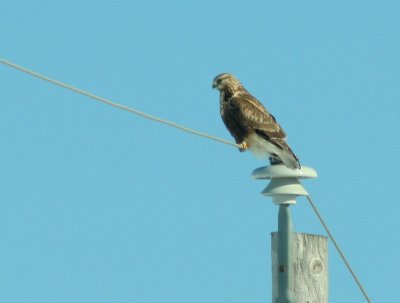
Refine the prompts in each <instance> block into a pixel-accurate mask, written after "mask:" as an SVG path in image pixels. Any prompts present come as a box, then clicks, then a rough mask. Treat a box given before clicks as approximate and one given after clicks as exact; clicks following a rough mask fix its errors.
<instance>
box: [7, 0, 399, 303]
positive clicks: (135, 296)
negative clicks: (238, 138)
mask: <svg viewBox="0 0 400 303" xmlns="http://www.w3.org/2000/svg"><path fill="white" fill-rule="evenodd" d="M249 3H250V2H249ZM399 11H400V5H399V4H398V2H396V1H381V2H378V1H376V2H372V1H334V3H328V2H326V1H323V2H321V1H279V3H278V1H252V2H251V4H244V3H243V1H225V0H222V1H148V2H145V1H117V2H112V1H74V0H72V1H8V0H3V1H2V2H1V4H0V32H1V54H0V56H1V57H3V58H5V59H8V60H11V61H14V62H16V63H18V64H21V65H24V66H27V67H29V68H32V69H34V70H36V71H38V72H41V73H44V74H46V75H49V76H52V77H55V78H57V79H59V80H62V81H65V82H67V83H70V84H73V85H76V86H78V87H80V88H84V89H86V90H89V91H92V92H94V93H96V94H98V95H101V96H103V97H107V98H110V99H112V100H114V101H117V102H120V103H123V104H125V105H128V106H131V107H134V108H137V109H140V110H143V111H145V112H148V113H150V114H153V115H157V116H161V117H163V118H167V119H170V120H173V121H176V122H178V123H182V124H184V125H187V126H189V127H192V128H195V129H198V130H201V131H205V132H208V133H211V134H214V135H217V136H219V137H223V138H225V139H230V135H229V134H228V132H227V131H226V129H225V127H224V125H223V124H222V122H221V119H220V117H219V105H218V93H217V92H216V91H213V90H211V81H212V79H213V77H214V76H215V75H216V74H218V73H221V72H231V73H234V74H235V75H236V76H237V77H239V78H240V79H241V80H242V82H243V83H244V84H245V85H246V87H247V88H248V89H249V90H250V91H251V92H252V94H253V95H255V96H256V97H258V98H259V99H260V100H261V101H262V102H263V103H264V104H265V105H266V107H267V108H268V109H269V110H270V111H271V112H272V113H273V114H274V115H275V116H276V118H277V119H278V121H279V122H280V124H281V125H282V126H283V127H284V128H285V130H286V132H287V133H288V140H289V143H290V144H291V146H292V147H293V149H294V150H295V152H296V153H297V154H298V155H299V157H300V159H301V162H302V163H303V165H308V166H312V167H314V168H315V169H316V170H317V171H318V173H319V178H318V179H316V180H312V181H311V180H310V181H306V182H305V185H306V187H307V190H308V191H309V192H310V193H311V194H312V196H313V197H314V199H315V201H316V202H317V203H318V205H319V207H320V210H321V212H322V213H323V215H324V217H325V219H326V221H327V222H328V224H329V226H330V227H331V229H332V232H333V233H334V235H335V236H336V237H337V239H338V241H339V243H340V244H341V245H342V247H343V250H344V251H345V253H346V254H347V256H348V258H349V260H350V262H351V263H352V265H353V267H354V269H355V271H356V272H357V274H358V275H359V277H360V279H361V281H362V282H363V284H364V286H365V287H366V289H367V291H368V293H369V295H370V296H371V298H372V299H373V301H376V302H393V300H394V298H396V297H397V292H396V290H397V288H398V282H399V278H398V277H399V274H398V273H399V265H398V262H397V261H396V260H398V256H399V253H400V242H399V240H398V218H399V211H400V208H399V196H398V194H397V190H396V188H398V187H399V185H398V181H397V179H398V174H399V158H400V156H399V152H400V139H399V131H400V127H399V122H398V116H399V114H400V85H399V76H400V75H399V70H400V60H399V54H400V39H399V37H400V19H399ZM0 85H1V91H0V103H1V110H0V138H1V149H0V159H1V160H0V166H1V168H0V184H1V185H0V188H1V190H0V256H1V257H0V301H1V302H7V303H14V302H18V303H21V302H29V303H32V302H40V303H45V302H52V303H53V302H98V303H101V302H141V303H150V302H231V303H234V302H235V303H236V302H238V303H239V302H253V303H255V302H260V303H261V302H271V270H270V268H271V261H270V236H269V234H270V232H272V231H275V230H276V228H277V222H276V221H277V208H276V206H274V205H273V204H272V203H271V200H270V199H268V198H264V197H262V196H261V195H260V194H259V193H260V192H261V190H262V189H263V188H264V187H265V182H262V181H254V180H252V179H251V177H250V175H251V172H252V171H253V169H255V168H257V167H259V166H263V165H265V163H263V162H260V161H258V160H256V159H254V158H253V156H252V155H251V154H249V153H239V152H238V151H237V150H235V149H234V148H232V147H230V146H225V145H223V144H219V143H216V142H213V141H209V140H206V139H203V138H199V137H194V136H191V135H188V134H186V133H183V132H180V131H178V130H175V129H172V128H168V127H165V126H163V125H159V124H156V123H153V122H150V121H148V120H145V119H143V118H140V117H137V116H134V115H131V114H128V113H126V112H123V111H120V110H117V109H114V108H112V107H109V106H106V105H103V104H99V103H96V102H95V101H92V100H90V99H88V98H85V97H83V96H80V95H77V94H74V93H72V92H69V91H66V90H64V89H61V88H58V87H55V86H53V85H51V84H48V83H45V82H42V81H40V80H37V79H35V78H32V77H29V76H27V75H24V74H22V73H19V72H17V71H15V70H12V69H10V68H7V67H5V66H0ZM293 220H294V224H295V229H296V231H298V232H308V233H315V234H324V231H323V229H322V228H321V226H320V224H319V222H318V221H317V219H316V217H315V216H314V214H313V213H312V211H311V209H310V207H309V205H308V204H307V202H306V200H305V199H299V201H298V204H297V206H295V207H293ZM329 258H330V302H364V300H363V297H362V295H361V293H360V292H359V290H358V289H357V287H356V285H355V284H354V283H353V281H352V278H351V276H350V274H349V273H348V272H347V271H346V269H345V267H344V265H343V263H342V262H341V261H340V259H339V257H338V255H337V253H336V251H334V249H333V246H332V244H330V256H329Z"/></svg>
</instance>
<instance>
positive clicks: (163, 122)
mask: <svg viewBox="0 0 400 303" xmlns="http://www.w3.org/2000/svg"><path fill="white" fill-rule="evenodd" d="M0 63H3V64H5V65H8V66H9V67H12V68H15V69H17V70H20V71H22V72H24V73H26V74H29V75H31V76H34V77H36V78H39V79H42V80H44V81H47V82H50V83H52V84H55V85H58V86H61V87H63V88H66V89H68V90H71V91H73V92H76V93H78V94H81V95H84V96H86V97H89V98H92V99H94V100H97V101H100V102H103V103H105V104H107V105H111V106H113V107H116V108H119V109H122V110H125V111H128V112H130V113H133V114H136V115H139V116H141V117H143V118H146V119H149V120H152V121H155V122H158V123H162V124H166V125H169V126H172V127H175V128H178V129H180V130H182V131H185V132H188V133H191V134H193V135H196V136H200V137H204V138H207V139H211V140H214V141H218V142H220V143H224V144H227V145H231V146H234V147H237V148H240V147H241V146H240V145H238V144H236V143H232V142H230V141H227V140H224V139H221V138H218V137H215V136H212V135H209V134H206V133H203V132H200V131H197V130H194V129H191V128H188V127H186V126H183V125H180V124H177V123H175V122H172V121H168V120H165V119H161V118H158V117H155V116H152V115H149V114H146V113H144V112H142V111H139V110H137V109H134V108H131V107H128V106H126V105H122V104H118V103H116V102H113V101H111V100H108V99H106V98H103V97H100V96H97V95H95V94H92V93H90V92H88V91H85V90H83V89H80V88H77V87H74V86H72V85H69V84H67V83H64V82H61V81H58V80H55V79H53V78H50V77H47V76H45V75H42V74H39V73H37V72H34V71H32V70H30V69H27V68H25V67H22V66H20V65H17V64H15V63H12V62H10V61H7V60H4V59H1V58H0Z"/></svg>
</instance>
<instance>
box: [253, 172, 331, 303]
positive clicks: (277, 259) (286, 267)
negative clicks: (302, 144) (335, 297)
mask: <svg viewBox="0 0 400 303" xmlns="http://www.w3.org/2000/svg"><path fill="white" fill-rule="evenodd" d="M316 177H317V173H316V171H315V170H314V169H312V168H309V167H303V168H302V169H301V170H298V169H297V170H292V169H288V168H286V167H285V166H284V165H272V166H267V167H261V168H258V169H256V170H255V171H254V172H253V178H255V179H270V180H271V182H270V183H269V185H268V186H267V187H266V188H265V189H264V191H263V192H262V194H263V195H265V196H271V197H272V201H273V202H274V204H276V205H279V214H278V232H276V233H272V302H273V303H328V252H327V239H326V237H323V236H317V235H308V234H299V233H294V232H293V223H292V220H291V214H290V208H289V207H290V205H294V204H296V197H297V196H305V195H308V193H307V191H306V190H305V189H304V187H303V186H302V185H301V183H300V181H299V179H302V178H316Z"/></svg>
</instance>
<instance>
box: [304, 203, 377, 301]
mask: <svg viewBox="0 0 400 303" xmlns="http://www.w3.org/2000/svg"><path fill="white" fill-rule="evenodd" d="M307 200H308V202H309V203H310V205H311V208H312V209H313V210H314V212H315V214H316V215H317V217H318V219H319V221H320V222H321V224H322V226H323V227H324V229H325V231H326V233H327V234H328V236H329V238H330V239H331V241H332V243H333V245H334V246H335V248H336V250H337V252H338V253H339V255H340V257H341V258H342V260H343V262H344V264H345V265H346V267H347V269H348V270H349V272H350V274H351V275H352V276H353V279H354V281H355V282H356V283H357V285H358V287H359V288H360V290H361V292H362V294H363V295H364V297H365V299H366V300H367V302H368V303H371V300H370V299H369V297H368V295H367V292H366V291H365V289H364V287H363V286H362V284H361V282H360V280H359V279H358V277H357V275H356V274H355V272H354V271H353V269H352V268H351V266H350V263H349V261H348V260H347V258H346V256H345V255H344V253H343V251H342V249H341V248H340V246H339V244H338V243H337V242H336V240H335V238H334V237H333V235H332V233H331V231H330V230H329V228H328V225H327V224H326V223H325V220H324V219H323V218H322V216H321V214H320V212H319V211H318V208H317V206H316V205H315V203H314V201H313V200H312V199H311V197H310V196H309V195H308V196H307Z"/></svg>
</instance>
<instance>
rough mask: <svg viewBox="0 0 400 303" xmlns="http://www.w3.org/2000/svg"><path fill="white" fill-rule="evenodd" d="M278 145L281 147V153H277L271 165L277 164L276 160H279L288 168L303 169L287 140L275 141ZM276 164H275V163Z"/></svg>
mask: <svg viewBox="0 0 400 303" xmlns="http://www.w3.org/2000/svg"><path fill="white" fill-rule="evenodd" d="M274 141H275V142H276V143H277V145H279V147H280V151H279V152H278V153H277V155H276V156H275V157H273V159H272V161H271V164H274V163H276V158H279V160H281V162H282V163H283V164H285V165H286V166H287V167H288V168H291V169H296V168H298V169H301V165H300V162H299V158H297V156H296V155H295V154H294V152H293V151H292V150H291V149H290V147H289V145H288V144H287V143H286V141H285V140H283V139H280V140H276V139H275V140H274ZM273 162H274V163H273Z"/></svg>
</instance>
